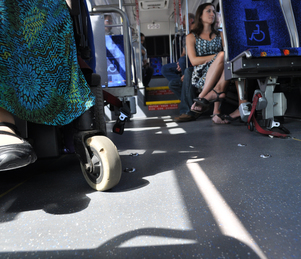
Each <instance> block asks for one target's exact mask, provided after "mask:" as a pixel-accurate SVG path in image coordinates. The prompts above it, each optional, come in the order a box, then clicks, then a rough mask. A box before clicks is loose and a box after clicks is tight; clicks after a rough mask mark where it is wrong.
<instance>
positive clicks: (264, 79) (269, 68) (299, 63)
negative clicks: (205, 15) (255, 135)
mask: <svg viewBox="0 0 301 259" xmlns="http://www.w3.org/2000/svg"><path fill="white" fill-rule="evenodd" d="M220 7H221V13H222V19H223V24H224V27H223V31H224V40H225V77H226V80H230V79H236V80H238V86H239V87H238V91H239V98H240V99H241V100H243V99H245V96H244V93H245V85H246V81H247V80H248V79H257V81H258V84H259V88H260V90H261V91H262V92H263V93H264V96H265V98H266V99H267V106H266V108H264V109H263V113H262V116H263V119H264V120H270V121H271V123H270V126H271V127H277V126H280V124H279V123H275V122H274V116H283V115H284V113H285V110H286V98H285V96H284V94H283V93H274V90H275V87H276V85H277V80H278V77H292V76H298V75H300V71H301V59H300V56H301V48H298V47H295V46H294V44H293V41H292V38H293V35H292V34H290V31H289V29H288V25H287V23H286V20H285V16H284V13H283V11H282V6H281V3H280V1H279V0H269V1H265V0H220Z"/></svg>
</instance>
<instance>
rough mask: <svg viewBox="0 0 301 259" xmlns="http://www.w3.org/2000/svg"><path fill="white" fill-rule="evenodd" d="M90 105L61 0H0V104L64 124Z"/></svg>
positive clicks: (21, 115)
mask: <svg viewBox="0 0 301 259" xmlns="http://www.w3.org/2000/svg"><path fill="white" fill-rule="evenodd" d="M93 105H94V96H93V95H92V93H91V91H90V88H89V86H88V85H87V82H86V80H85V78H84V75H83V74H82V72H81V70H80V67H79V65H78V62H77V52H76V45H75V40H74V33H73V24H72V19H71V17H70V13H69V10H68V7H67V5H66V2H65V0H26V1H24V0H1V1H0V107H2V108H4V109H5V110H7V111H9V112H11V113H12V114H14V115H16V116H17V117H19V118H21V119H23V120H27V121H31V122H35V123H41V124H47V125H65V124H68V123H70V122H71V121H73V120H74V119H75V118H77V117H79V116H80V115H81V114H83V113H84V112H85V111H86V110H88V109H89V108H90V107H92V106H93Z"/></svg>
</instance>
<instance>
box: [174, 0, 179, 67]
mask: <svg viewBox="0 0 301 259" xmlns="http://www.w3.org/2000/svg"><path fill="white" fill-rule="evenodd" d="M173 7H174V19H175V26H176V27H175V39H174V40H175V62H177V61H178V51H177V49H178V48H177V47H178V46H177V34H178V21H177V20H178V14H177V4H176V0H174V1H173Z"/></svg>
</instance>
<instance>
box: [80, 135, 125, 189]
mask: <svg viewBox="0 0 301 259" xmlns="http://www.w3.org/2000/svg"><path fill="white" fill-rule="evenodd" d="M86 145H87V148H88V150H89V153H90V158H91V163H92V168H90V167H89V166H87V165H83V164H81V169H82V172H83V175H84V177H85V179H86V181H87V182H88V184H89V185H90V186H91V187H92V188H93V189H95V190H97V191H106V190H109V189H111V188H113V187H114V186H116V185H117V184H118V183H119V181H120V178H121V173H122V167H121V160H120V157H119V154H118V151H117V148H116V146H115V145H114V143H113V142H112V141H111V140H110V139H109V138H107V137H105V136H93V137H91V138H88V139H87V141H86Z"/></svg>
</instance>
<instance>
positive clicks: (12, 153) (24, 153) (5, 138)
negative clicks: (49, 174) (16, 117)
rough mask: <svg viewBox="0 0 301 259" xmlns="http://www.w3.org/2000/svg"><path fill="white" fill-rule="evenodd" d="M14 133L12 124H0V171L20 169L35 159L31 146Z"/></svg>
mask: <svg viewBox="0 0 301 259" xmlns="http://www.w3.org/2000/svg"><path fill="white" fill-rule="evenodd" d="M15 132H16V126H15V125H14V124H11V123H6V122H1V123H0V171H5V170H12V169H16V168H20V167H23V166H26V165H28V164H30V163H33V162H35V161H36V159H37V156H36V154H35V152H34V150H33V148H32V146H31V145H30V144H29V143H28V142H27V141H25V140H24V139H23V138H21V137H20V136H18V135H17V134H16V133H15Z"/></svg>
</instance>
